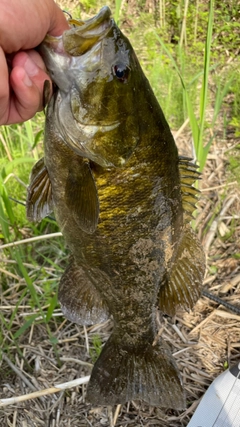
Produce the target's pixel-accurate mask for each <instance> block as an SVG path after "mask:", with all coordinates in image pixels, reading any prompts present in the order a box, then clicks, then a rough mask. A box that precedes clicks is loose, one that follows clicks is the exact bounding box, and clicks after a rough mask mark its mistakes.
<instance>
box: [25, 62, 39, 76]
mask: <svg viewBox="0 0 240 427" xmlns="http://www.w3.org/2000/svg"><path fill="white" fill-rule="evenodd" d="M24 69H25V71H26V73H27V74H28V76H29V77H34V76H36V75H37V74H38V72H39V68H38V66H37V65H36V64H35V62H33V61H32V60H31V59H30V58H27V59H26V61H25V64H24Z"/></svg>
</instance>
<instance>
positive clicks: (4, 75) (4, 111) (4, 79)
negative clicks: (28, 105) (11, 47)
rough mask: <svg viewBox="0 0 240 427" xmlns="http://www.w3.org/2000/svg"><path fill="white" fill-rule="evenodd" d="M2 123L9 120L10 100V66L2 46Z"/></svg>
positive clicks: (0, 81) (0, 82)
mask: <svg viewBox="0 0 240 427" xmlns="http://www.w3.org/2000/svg"><path fill="white" fill-rule="evenodd" d="M0 70H1V78H0V125H1V124H3V123H5V122H6V121H7V116H8V102H9V81H8V66H7V61H6V57H5V54H4V52H3V50H2V48H1V47H0Z"/></svg>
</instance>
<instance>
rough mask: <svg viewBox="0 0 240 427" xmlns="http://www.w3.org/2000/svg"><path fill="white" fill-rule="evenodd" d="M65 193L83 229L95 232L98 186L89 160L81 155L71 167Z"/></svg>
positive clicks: (90, 232) (86, 231) (87, 231)
mask: <svg viewBox="0 0 240 427" xmlns="http://www.w3.org/2000/svg"><path fill="white" fill-rule="evenodd" d="M65 193H66V201H67V204H68V207H69V209H70V210H71V212H72V215H73V217H74V219H75V221H76V222H77V224H78V225H79V227H80V228H81V230H83V231H84V232H85V233H88V234H92V233H94V231H95V230H96V228H97V224H98V216H99V201H98V194H97V188H96V184H95V181H94V178H93V175H92V171H91V168H90V165H89V162H88V161H85V160H83V159H82V158H81V157H79V156H77V158H76V159H75V161H74V163H73V164H72V165H71V168H70V169H69V174H68V178H67V182H66V192H65Z"/></svg>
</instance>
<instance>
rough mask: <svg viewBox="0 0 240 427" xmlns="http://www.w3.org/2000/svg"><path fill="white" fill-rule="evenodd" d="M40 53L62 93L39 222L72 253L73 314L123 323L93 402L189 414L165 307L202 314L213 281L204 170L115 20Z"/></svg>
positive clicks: (40, 189) (31, 209)
mask: <svg viewBox="0 0 240 427" xmlns="http://www.w3.org/2000/svg"><path fill="white" fill-rule="evenodd" d="M71 23H72V24H73V27H72V28H71V29H70V30H69V31H67V32H65V33H64V34H63V37H62V38H59V39H58V38H54V39H52V38H51V37H49V36H47V38H46V41H45V42H44V43H43V44H42V46H41V47H40V51H41V53H42V55H43V58H44V60H45V62H46V65H47V68H48V70H49V73H50V74H51V76H52V78H53V80H54V82H55V84H56V85H57V90H56V91H55V93H54V95H53V97H52V99H51V100H50V103H49V105H48V109H47V118H46V127H45V155H44V159H41V160H40V161H39V162H38V163H37V164H36V165H35V166H34V168H33V171H32V175H31V183H30V187H29V191H28V201H27V214H28V217H29V218H30V219H33V220H39V219H41V218H42V217H44V216H46V215H47V214H48V213H49V212H50V211H51V210H52V209H54V212H55V215H56V219H57V221H58V224H59V226H60V229H61V230H62V233H63V235H64V238H65V240H66V243H67V245H68V247H69V249H70V251H71V253H72V257H71V262H70V264H69V267H68V268H67V269H66V271H65V273H64V274H63V276H62V278H61V283H60V287H59V300H60V302H61V306H62V310H63V313H64V314H65V315H66V316H67V317H68V318H69V319H70V320H72V321H75V322H77V323H80V324H81V323H82V324H89V323H95V322H101V321H104V320H106V319H108V317H109V316H110V315H112V317H113V321H114V328H113V333H112V335H111V336H110V338H109V340H108V341H107V343H106V344H105V346H104V348H103V350H102V353H101V355H100V357H99V359H98V360H97V362H96V364H95V366H94V368H93V372H92V375H91V380H90V383H89V386H88V392H87V398H88V399H89V400H90V401H91V402H92V403H94V404H106V405H113V404H117V403H124V402H126V401H128V400H131V399H136V398H140V399H143V400H145V401H146V402H148V403H150V404H152V405H158V406H164V407H173V408H176V409H181V408H183V407H184V393H183V390H182V384H181V379H180V377H179V373H178V370H177V367H176V365H175V362H174V360H173V358H172V357H171V355H170V353H169V350H168V347H167V346H166V344H165V343H164V341H163V340H162V339H156V340H155V337H156V335H157V324H156V310H157V307H158V308H159V309H160V310H161V311H162V312H164V313H166V314H169V315H173V314H174V313H175V311H176V309H177V307H178V306H182V307H184V308H186V309H188V308H191V307H192V306H193V305H194V303H195V302H196V300H197V298H198V297H199V294H200V286H201V282H202V278H203V274H204V255H203V252H202V248H201V246H200V244H199V242H198V240H197V238H196V236H195V235H194V233H193V232H192V231H191V228H190V226H189V218H190V215H191V213H192V211H193V210H194V208H195V201H196V200H195V197H196V191H195V190H194V189H193V187H192V184H193V182H194V181H195V180H196V179H197V177H198V175H197V172H196V168H195V165H193V164H192V163H191V162H190V161H189V159H187V158H179V157H178V152H177V148H176V145H175V142H174V140H173V137H172V135H171V132H170V129H169V126H168V124H167V122H166V120H165V118H164V115H163V112H162V110H161V108H160V106H159V104H158V102H157V100H156V98H155V96H154V94H153V92H152V89H151V87H150V85H149V82H148V81H147V79H146V77H145V76H144V73H143V71H142V69H141V67H140V64H139V62H138V60H137V58H136V56H135V53H134V51H133V49H132V47H131V45H130V43H129V41H128V40H127V39H126V37H125V36H123V35H122V33H121V32H120V30H119V29H118V27H117V26H116V24H115V23H114V21H113V20H112V19H111V16H110V11H109V8H107V7H105V8H103V9H101V11H100V12H99V14H98V15H97V16H96V17H94V18H92V19H91V20H88V21H86V22H83V21H72V22H71Z"/></svg>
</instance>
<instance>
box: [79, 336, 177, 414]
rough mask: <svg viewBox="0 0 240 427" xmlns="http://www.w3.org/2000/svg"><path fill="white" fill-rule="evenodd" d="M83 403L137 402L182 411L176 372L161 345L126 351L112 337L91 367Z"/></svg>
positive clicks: (174, 366) (171, 360) (122, 340)
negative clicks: (85, 401) (140, 401)
mask: <svg viewBox="0 0 240 427" xmlns="http://www.w3.org/2000/svg"><path fill="white" fill-rule="evenodd" d="M86 399H87V401H89V402H90V403H91V404H93V405H110V406H113V405H115V404H123V403H126V402H127V401H131V400H136V399H141V400H143V401H145V402H146V403H148V404H150V405H152V406H159V407H165V408H174V409H179V410H180V409H184V408H185V397H184V392H183V388H182V383H181V379H180V375H179V372H178V368H177V367H176V364H175V361H174V360H173V357H172V356H171V354H170V353H169V350H168V348H167V347H166V346H165V345H164V343H163V342H159V343H157V345H156V346H152V345H151V344H150V343H147V344H145V346H143V345H142V346H141V347H138V346H129V347H128V346H127V345H126V342H125V340H124V338H121V339H119V337H118V336H117V334H116V335H115V334H114V333H113V334H112V335H111V336H110V338H109V340H108V341H107V342H106V344H105V346H104V347H103V350H102V352H101V354H100V356H99V358H98V360H97V361H96V363H95V365H94V368H93V371H92V375H91V378H90V382H89V384H88V388H87V396H86Z"/></svg>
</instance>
